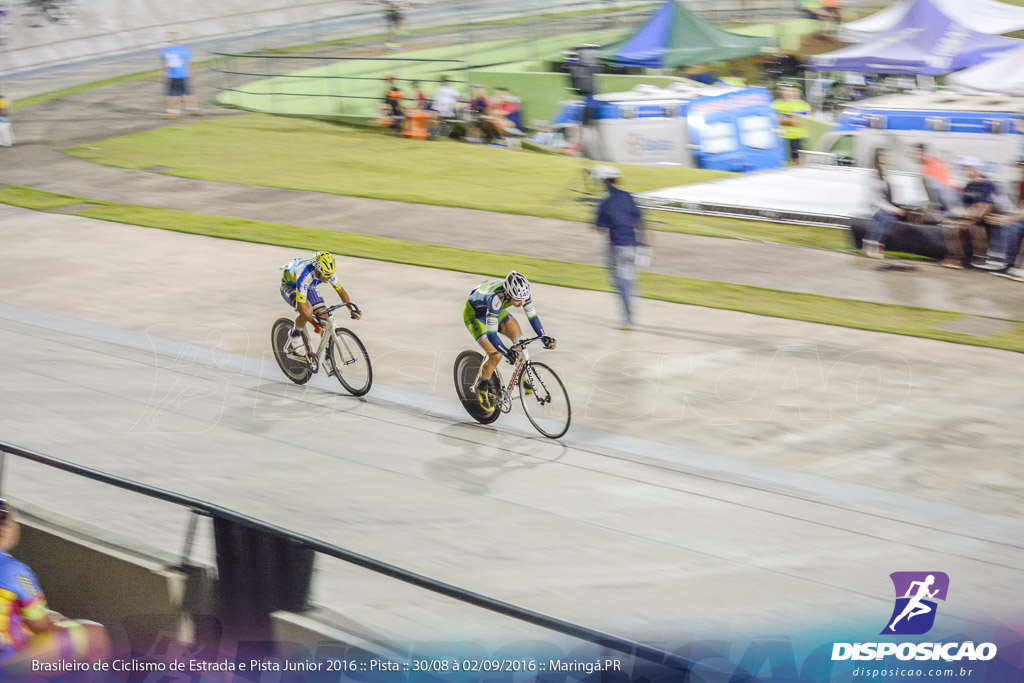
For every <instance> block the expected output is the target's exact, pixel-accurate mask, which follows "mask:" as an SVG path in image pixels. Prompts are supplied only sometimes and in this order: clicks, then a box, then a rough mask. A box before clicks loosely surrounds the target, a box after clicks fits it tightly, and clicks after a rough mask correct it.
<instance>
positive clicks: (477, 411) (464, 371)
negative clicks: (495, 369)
mask: <svg viewBox="0 0 1024 683" xmlns="http://www.w3.org/2000/svg"><path fill="white" fill-rule="evenodd" d="M483 362H484V357H483V355H482V354H480V353H478V352H477V351H463V352H462V353H460V354H459V357H458V358H456V359H455V371H454V374H455V391H456V393H458V395H459V399H460V400H461V401H462V407H463V408H465V409H466V412H467V413H469V416H470V417H472V418H473V419H474V420H476V421H477V422H479V423H480V424H485V425H486V424H491V423H492V422H494V421H495V420H497V419H498V417H499V416H500V415H501V411H500V410H498V409H497V407H495V408H494V409H492V410H490V411H486V410H484V408H483V406H481V405H480V401H479V400H478V399H477V397H476V393H475V392H473V391H472V389H473V382H474V380H476V375H477V373H478V372H479V371H480V365H481V364H482V363H483ZM497 377H498V373H494V375H492V376H491V391H492V392H495V393H494V395H495V396H497V392H499V391H500V390H501V385H500V384H499V382H500V380H498V379H497Z"/></svg>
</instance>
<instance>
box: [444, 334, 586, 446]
mask: <svg viewBox="0 0 1024 683" xmlns="http://www.w3.org/2000/svg"><path fill="white" fill-rule="evenodd" d="M540 339H541V337H539V336H537V337H531V338H530V339H523V340H521V341H519V342H518V343H516V344H513V345H512V347H511V348H513V349H515V350H517V351H518V352H519V355H518V357H517V358H516V362H515V365H514V366H513V368H512V376H511V378H510V379H509V382H508V384H507V385H505V384H503V382H502V379H501V374H500V373H499V372H498V370H497V369H495V371H494V374H493V375H491V392H492V395H493V396H495V397H497V400H496V401H495V404H496V405H495V406H494V408H492V409H491V410H487V409H485V408H484V406H482V405H481V404H480V401H479V399H478V398H477V395H476V381H477V378H478V377H479V376H480V366H481V365H482V364H483V362H484V355H483V354H482V353H480V352H479V351H463V352H462V353H460V354H459V356H458V358H456V359H455V371H454V375H455V390H456V392H457V393H458V395H459V399H460V400H461V401H462V406H463V407H464V408H465V409H466V412H467V413H469V415H470V417H472V418H473V419H474V420H476V421H477V422H479V423H480V424H491V423H492V422H494V421H495V420H497V419H498V418H499V417H500V416H501V414H502V413H508V412H510V411H511V410H512V401H514V400H518V401H519V402H520V404H522V406H523V412H525V413H526V417H527V418H528V419H529V420H530V424H532V425H533V426H534V428H535V429H536V430H537V431H538V432H540V433H541V434H543V435H544V436H546V437H548V438H549V439H557V438H559V437H561V436H563V435H564V434H565V433H566V432H567V431H569V423H570V422H571V421H572V407H571V405H570V403H569V393H568V392H567V391H566V390H565V385H564V384H562V380H561V379H560V378H559V377H558V375H557V374H556V373H555V371H554V370H552V369H551V368H550V367H549V366H547V365H545V364H544V363H537V362H534V361H532V360H530V355H529V354H528V353H527V351H526V346H527V345H528V344H531V343H533V342H535V341H538V340H540ZM517 388H518V390H517Z"/></svg>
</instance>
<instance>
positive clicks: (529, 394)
mask: <svg viewBox="0 0 1024 683" xmlns="http://www.w3.org/2000/svg"><path fill="white" fill-rule="evenodd" d="M519 400H520V401H521V402H522V404H523V410H524V411H526V417H528V418H529V419H530V423H531V424H532V425H533V426H534V427H535V428H536V429H537V431H538V432H540V433H541V434H543V435H544V436H546V437H548V438H549V439H557V438H559V437H561V436H563V435H564V434H565V433H566V432H567V431H569V423H570V422H571V421H572V407H571V406H570V404H569V392H567V391H566V390H565V385H564V384H562V380H561V379H559V378H558V375H557V374H555V371H554V370H552V369H551V368H549V367H548V366H547V365H544V364H543V363H530V365H529V366H527V368H526V370H525V371H524V372H523V374H522V376H521V377H520V378H519Z"/></svg>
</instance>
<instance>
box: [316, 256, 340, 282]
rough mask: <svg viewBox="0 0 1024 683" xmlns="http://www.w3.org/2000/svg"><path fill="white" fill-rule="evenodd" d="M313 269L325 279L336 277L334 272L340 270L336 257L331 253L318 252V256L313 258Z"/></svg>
mask: <svg viewBox="0 0 1024 683" xmlns="http://www.w3.org/2000/svg"><path fill="white" fill-rule="evenodd" d="M313 267H314V268H316V271H317V272H318V273H320V274H321V275H323V276H324V278H330V277H331V276H332V275H334V271H335V270H337V269H338V262H337V261H335V260H334V255H333V254H331V253H330V252H326V251H318V252H316V256H314V257H313Z"/></svg>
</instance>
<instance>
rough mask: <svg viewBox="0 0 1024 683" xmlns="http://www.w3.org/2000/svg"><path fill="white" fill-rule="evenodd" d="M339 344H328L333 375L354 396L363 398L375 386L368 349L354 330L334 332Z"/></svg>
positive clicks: (332, 342)
mask: <svg viewBox="0 0 1024 683" xmlns="http://www.w3.org/2000/svg"><path fill="white" fill-rule="evenodd" d="M334 334H335V336H336V337H337V338H338V342H339V343H335V342H334V340H333V339H332V340H330V341H329V342H328V343H327V358H328V359H330V360H329V362H330V364H331V373H332V374H333V375H334V376H335V377H337V378H338V381H339V382H341V386H343V387H345V389H346V390H347V391H348V393H350V394H352V395H353V396H363V395H364V394H366V392H368V391H369V390H370V385H371V384H373V367H372V366H371V365H370V355H369V354H368V353H366V347H365V346H363V342H361V341H359V337H357V336H356V335H355V333H354V332H353V331H352V330H349V329H346V328H344V327H339V328H338V329H336V330H335V331H334Z"/></svg>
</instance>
